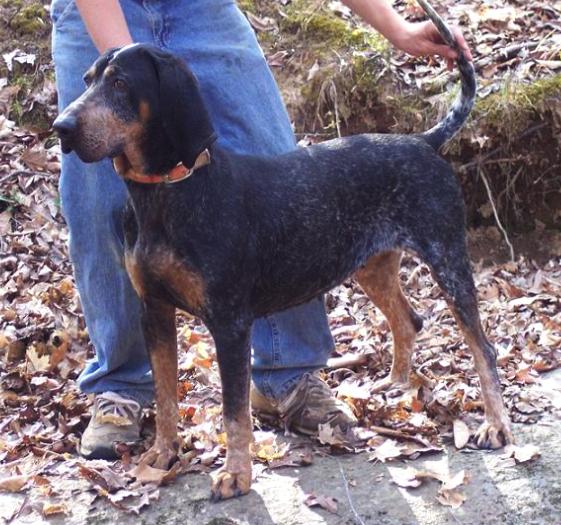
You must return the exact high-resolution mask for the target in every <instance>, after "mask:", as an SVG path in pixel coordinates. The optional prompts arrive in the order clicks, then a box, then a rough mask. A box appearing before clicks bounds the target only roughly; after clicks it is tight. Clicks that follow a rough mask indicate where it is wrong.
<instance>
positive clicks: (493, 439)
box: [475, 421, 514, 449]
mask: <svg viewBox="0 0 561 525" xmlns="http://www.w3.org/2000/svg"><path fill="white" fill-rule="evenodd" d="M475 443H476V445H477V446H478V447H479V448H492V449H496V448H501V447H504V446H505V445H511V444H512V443H514V436H513V435H512V431H511V430H510V424H509V423H508V422H504V423H499V424H492V423H489V422H487V421H485V423H483V424H482V425H481V426H480V427H479V429H478V430H477V432H476V433H475Z"/></svg>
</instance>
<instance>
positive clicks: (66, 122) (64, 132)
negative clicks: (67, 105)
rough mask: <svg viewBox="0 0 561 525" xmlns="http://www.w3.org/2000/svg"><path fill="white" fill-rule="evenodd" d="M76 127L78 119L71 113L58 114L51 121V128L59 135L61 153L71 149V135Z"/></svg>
mask: <svg viewBox="0 0 561 525" xmlns="http://www.w3.org/2000/svg"><path fill="white" fill-rule="evenodd" d="M77 128H78V119H77V118H76V117H75V116H73V115H65V114H64V113H63V114H62V115H59V116H58V117H57V118H56V119H55V121H54V122H53V129H54V130H55V131H56V132H57V133H58V136H59V137H60V146H61V149H62V152H63V153H70V152H71V151H72V137H73V136H74V135H75V133H76V130H77Z"/></svg>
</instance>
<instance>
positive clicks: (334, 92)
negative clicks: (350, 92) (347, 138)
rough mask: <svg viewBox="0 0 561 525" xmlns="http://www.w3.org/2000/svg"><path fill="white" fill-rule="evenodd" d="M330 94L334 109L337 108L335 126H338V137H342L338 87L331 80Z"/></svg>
mask: <svg viewBox="0 0 561 525" xmlns="http://www.w3.org/2000/svg"><path fill="white" fill-rule="evenodd" d="M330 88H331V89H330V91H331V93H330V95H331V99H332V100H333V109H334V110H335V127H336V128H337V137H339V138H341V124H340V119H339V105H338V103H337V87H336V86H335V82H333V80H332V81H331V85H330Z"/></svg>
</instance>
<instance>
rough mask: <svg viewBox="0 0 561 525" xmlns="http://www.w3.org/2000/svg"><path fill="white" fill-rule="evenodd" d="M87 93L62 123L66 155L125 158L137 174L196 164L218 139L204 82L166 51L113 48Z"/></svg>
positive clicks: (58, 123)
mask: <svg viewBox="0 0 561 525" xmlns="http://www.w3.org/2000/svg"><path fill="white" fill-rule="evenodd" d="M84 80H85V82H86V85H87V89H86V91H85V92H84V93H83V94H82V95H81V96H80V97H79V98H78V99H76V100H75V101H74V102H72V104H70V105H69V106H68V107H67V108H66V109H65V110H64V111H63V112H62V113H61V114H60V115H59V116H58V118H57V119H56V120H55V122H54V125H53V127H54V129H55V131H56V132H57V133H58V134H59V136H60V139H61V146H62V151H63V152H64V153H69V152H70V151H75V152H76V154H77V155H78V156H79V157H80V159H81V160H83V161H84V162H97V161H99V160H101V159H104V158H106V157H111V158H114V157H121V160H124V161H126V162H127V163H128V164H129V165H130V166H132V167H133V168H134V169H135V170H136V171H137V172H140V173H145V174H150V173H163V172H166V171H168V170H169V169H170V168H171V167H173V166H174V165H176V164H177V163H178V162H180V161H181V162H183V164H184V165H185V166H187V167H191V166H193V164H194V162H195V160H196V158H197V156H198V155H199V153H200V152H201V151H203V150H204V149H205V148H207V147H208V146H209V145H210V144H211V143H212V142H213V141H214V140H215V138H216V136H215V134H214V129H213V127H212V124H211V123H210V119H209V116H208V113H207V110H206V108H205V105H204V103H203V100H202V97H201V93H200V89H199V85H198V82H197V79H196V78H195V76H194V75H193V73H192V72H191V71H190V70H189V68H188V67H187V66H186V65H185V63H184V62H183V61H182V60H180V59H179V58H177V57H176V56H174V55H172V54H171V53H167V52H165V51H163V50H161V49H159V48H156V47H154V46H150V45H146V44H131V45H129V46H126V47H123V48H120V49H111V50H109V51H107V52H106V53H104V54H103V55H102V56H101V57H99V58H98V59H97V60H96V62H95V63H94V64H93V65H92V67H91V68H90V69H89V70H88V71H87V72H86V74H85V75H84Z"/></svg>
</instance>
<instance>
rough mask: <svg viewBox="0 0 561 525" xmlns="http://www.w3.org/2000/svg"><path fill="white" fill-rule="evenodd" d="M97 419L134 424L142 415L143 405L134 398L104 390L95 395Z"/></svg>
mask: <svg viewBox="0 0 561 525" xmlns="http://www.w3.org/2000/svg"><path fill="white" fill-rule="evenodd" d="M94 407H95V420H96V421H97V422H98V423H101V424H103V423H110V424H113V425H117V426H126V425H132V424H133V423H134V422H135V421H136V420H138V419H139V417H140V411H141V407H140V405H139V404H138V403H137V402H136V401H135V400H134V399H130V398H127V397H124V396H121V395H119V394H117V393H116V392H103V393H102V394H98V395H96V396H95V405H94Z"/></svg>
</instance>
